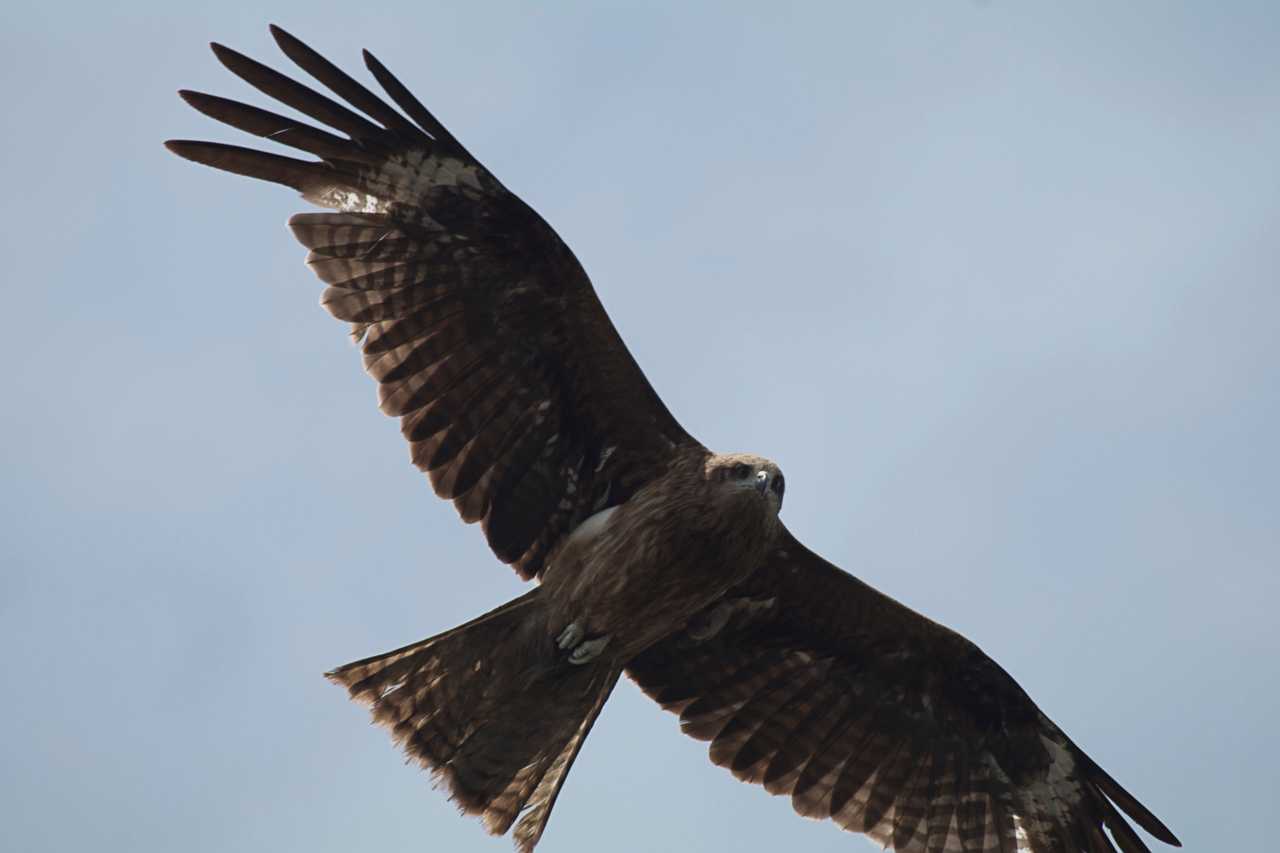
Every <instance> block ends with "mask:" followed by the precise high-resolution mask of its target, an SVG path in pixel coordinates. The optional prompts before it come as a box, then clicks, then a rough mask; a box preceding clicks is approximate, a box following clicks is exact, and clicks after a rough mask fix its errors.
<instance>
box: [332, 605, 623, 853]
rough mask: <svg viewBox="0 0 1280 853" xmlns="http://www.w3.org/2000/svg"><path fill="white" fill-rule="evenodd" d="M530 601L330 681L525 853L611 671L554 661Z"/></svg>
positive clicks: (612, 678)
mask: <svg viewBox="0 0 1280 853" xmlns="http://www.w3.org/2000/svg"><path fill="white" fill-rule="evenodd" d="M541 591H542V590H541V589H540V588H539V589H534V590H532V591H530V592H529V593H527V594H525V595H522V596H521V597H520V598H517V599H515V600H513V601H509V602H507V603H506V604H504V605H502V606H501V607H499V608H497V609H496V610H493V611H490V612H489V613H486V614H485V615H483V616H481V617H479V618H477V619H473V620H472V621H470V622H468V623H466V624H465V625H461V626H459V627H457V628H454V629H453V630H452V631H447V632H445V633H443V634H440V635H438V636H435V637H432V638H431V639H429V640H423V641H422V642H419V643H414V644H413V645H409V646H405V647H404V648H401V649H396V650H395V651H393V652H387V653H386V654H383V655H377V656H375V657H371V658H365V659H364V660H360V661H356V662H354V663H349V664H347V665H346V666H342V667H339V668H338V669H335V670H334V671H333V672H330V673H328V674H327V677H328V678H329V679H330V680H332V681H335V682H337V683H338V684H341V685H343V686H344V687H346V688H347V690H348V691H349V692H350V693H351V697H352V698H353V699H356V700H359V701H361V702H364V703H366V704H368V705H369V706H370V707H371V709H372V711H373V718H374V721H375V722H377V723H380V724H382V725H384V726H386V727H387V728H389V729H390V730H391V734H392V737H394V738H395V740H396V742H397V743H399V744H400V745H401V746H402V747H403V748H404V750H405V752H406V753H407V754H408V755H410V756H411V757H413V758H415V759H417V761H418V762H419V763H420V764H422V765H423V767H425V768H427V769H429V770H431V771H432V773H433V775H434V776H435V777H436V778H437V779H438V780H439V781H441V782H442V783H443V784H445V785H447V786H448V789H449V794H450V797H451V798H452V799H453V800H454V801H455V802H457V803H458V805H459V806H460V807H461V808H462V810H463V811H465V812H467V813H468V814H478V815H480V816H481V817H483V819H484V822H485V826H486V827H487V828H488V830H489V831H490V832H492V833H494V834H496V835H501V834H503V833H505V832H506V831H507V830H508V829H510V828H511V825H512V823H514V822H515V820H516V818H517V816H520V814H521V812H522V811H523V812H524V814H523V816H522V817H521V818H520V822H519V824H518V825H517V826H516V829H515V842H516V846H517V847H518V848H520V849H521V850H522V851H531V850H532V849H533V847H534V845H536V844H537V843H538V839H539V838H541V836H542V831H543V829H544V828H545V826H546V823H547V818H548V816H550V814H551V808H552V806H554V805H555V801H556V796H557V795H558V794H559V792H560V786H561V785H562V784H563V782H564V778H565V776H566V775H567V774H568V772H569V768H570V767H571V766H572V765H573V760H574V759H575V758H576V757H577V755H578V750H579V749H580V748H581V747H582V741H583V740H584V739H585V738H586V736H587V732H589V731H590V730H591V726H592V724H593V723H594V722H595V720H596V717H597V716H598V715H599V713H600V709H601V708H602V707H603V706H604V702H605V700H606V699H607V698H609V693H610V692H611V691H612V690H613V686H614V684H616V683H617V681H618V675H619V672H620V670H619V669H618V667H617V666H616V665H614V664H612V663H605V662H601V663H600V664H599V665H596V666H574V665H571V664H568V663H566V662H565V661H564V660H563V658H561V657H558V656H557V655H556V653H555V647H554V644H553V643H552V641H551V637H550V634H549V632H548V629H547V620H546V617H545V613H544V610H543V607H542V602H541V598H540V597H539V593H540V592H541Z"/></svg>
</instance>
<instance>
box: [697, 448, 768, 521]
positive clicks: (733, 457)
mask: <svg viewBox="0 0 1280 853" xmlns="http://www.w3.org/2000/svg"><path fill="white" fill-rule="evenodd" d="M706 475H707V480H708V482H710V483H711V484H712V485H713V486H714V487H715V488H717V489H720V490H722V491H723V494H724V495H725V497H726V498H729V499H731V500H734V501H740V500H757V501H759V500H762V501H764V503H765V505H766V506H768V507H769V508H770V509H771V510H772V514H773V515H775V516H776V515H777V514H778V512H779V511H780V510H781V509H782V496H783V494H784V493H785V492H786V488H787V481H786V479H785V478H784V477H783V476H782V471H781V470H780V469H779V468H778V466H777V465H776V464H775V463H774V462H773V461H772V460H770V459H765V458H764V457H763V456H755V455H753V454H750V453H724V454H716V455H714V456H712V457H711V458H710V459H708V460H707V468H706Z"/></svg>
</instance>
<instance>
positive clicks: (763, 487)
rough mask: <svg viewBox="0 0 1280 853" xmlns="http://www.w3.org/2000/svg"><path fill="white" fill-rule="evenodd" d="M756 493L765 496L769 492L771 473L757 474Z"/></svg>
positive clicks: (760, 472) (762, 472) (761, 472)
mask: <svg viewBox="0 0 1280 853" xmlns="http://www.w3.org/2000/svg"><path fill="white" fill-rule="evenodd" d="M756 491H757V492H759V493H760V494H762V495H763V494H764V493H765V492H767V491H769V472H768V471H759V472H757V473H756Z"/></svg>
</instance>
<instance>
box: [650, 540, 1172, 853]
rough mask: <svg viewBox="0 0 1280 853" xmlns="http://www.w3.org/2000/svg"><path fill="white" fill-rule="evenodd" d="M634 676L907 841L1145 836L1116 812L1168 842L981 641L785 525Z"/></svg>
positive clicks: (954, 845) (777, 773) (688, 722)
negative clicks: (744, 571) (763, 560)
mask: <svg viewBox="0 0 1280 853" xmlns="http://www.w3.org/2000/svg"><path fill="white" fill-rule="evenodd" d="M628 674H629V675H630V676H631V677H632V679H634V680H635V681H636V682H637V683H638V684H639V685H640V687H641V688H642V689H643V690H644V691H645V692H646V693H648V694H649V695H650V696H651V697H653V698H654V699H655V700H657V701H658V702H659V703H660V704H661V705H662V706H663V707H664V708H666V709H667V710H670V711H673V712H675V713H677V714H679V715H680V724H681V728H682V729H683V730H684V731H685V733H686V734H689V735H691V736H692V737H695V738H698V739H700V740H707V741H710V743H711V745H710V755H711V759H712V761H714V762H715V763H716V764H719V765H721V766H724V767H727V768H728V769H729V770H730V771H731V772H732V773H733V774H734V775H735V776H737V777H738V778H739V779H742V780H744V781H748V782H754V783H757V784H762V785H763V786H764V787H765V788H766V789H767V790H768V791H769V792H770V793H773V794H780V795H785V796H789V797H790V798H791V800H792V804H793V806H794V807H795V809H796V811H798V812H799V813H800V814H803V815H806V816H808V817H814V818H819V819H824V818H830V819H832V820H834V821H835V822H836V823H838V824H839V825H840V826H842V827H844V828H845V829H848V830H850V831H853V832H863V833H866V834H867V835H869V836H870V837H872V838H873V839H875V840H876V841H877V842H879V843H881V844H884V845H885V846H886V847H891V848H892V849H894V850H897V851H899V853H940V852H941V851H960V853H1014V851H1033V853H1047V851H1054V853H1074V851H1084V853H1114V851H1115V849H1116V847H1114V846H1113V844H1114V845H1117V846H1118V848H1119V849H1120V850H1121V851H1123V853H1140V851H1146V850H1147V847H1146V845H1145V844H1144V843H1143V842H1142V840H1141V839H1140V838H1139V837H1138V835H1137V834H1136V832H1134V830H1133V829H1132V828H1131V827H1130V826H1129V824H1128V823H1127V822H1126V821H1125V819H1124V818H1123V817H1122V816H1121V815H1120V811H1123V812H1124V813H1125V814H1127V815H1128V816H1129V818H1130V819H1132V820H1134V821H1135V822H1136V823H1137V824H1138V825H1139V826H1141V827H1142V828H1143V829H1145V830H1146V831H1147V832H1149V833H1151V834H1152V835H1153V836H1155V837H1156V838H1158V839H1160V840H1161V841H1164V842H1166V843H1169V844H1173V845H1178V840H1177V839H1176V838H1175V837H1174V836H1173V834H1172V833H1171V832H1170V831H1169V830H1168V828H1166V827H1165V826H1164V824H1163V823H1161V822H1160V821H1159V820H1158V819H1157V818H1156V817H1155V816H1154V815H1153V814H1151V812H1149V811H1148V810H1147V809H1146V808H1144V807H1143V806H1142V805H1141V804H1140V803H1138V801H1137V800H1136V799H1134V798H1133V797H1132V796H1131V795H1130V794H1129V793H1128V792H1126V791H1125V790H1124V789H1123V788H1121V787H1120V785H1119V784H1118V783H1116V782H1115V780H1114V779H1112V778H1111V777H1110V776H1108V775H1107V774H1106V772H1105V771H1103V770H1102V769H1101V768H1100V767H1098V765H1097V764H1095V763H1094V762H1093V761H1092V760H1090V759H1089V757H1088V756H1086V755H1085V754H1084V753H1083V752H1082V751H1081V750H1080V749H1079V748H1078V747H1076V745H1075V744H1074V743H1072V742H1071V740H1070V739H1068V738H1067V737H1066V735H1064V734H1063V733H1062V732H1061V730H1059V729H1058V727H1057V726H1055V725H1054V724H1053V723H1052V722H1051V721H1050V720H1049V719H1048V718H1047V717H1046V716H1045V715H1044V714H1043V713H1041V711H1040V710H1039V708H1037V707H1036V705H1035V703H1033V702H1032V701H1031V699H1030V698H1029V697H1028V696H1027V694H1026V693H1025V692H1024V691H1023V690H1022V688H1021V687H1019V686H1018V684H1017V682H1015V681H1014V680H1013V678H1012V677H1010V676H1009V675H1008V673H1006V672H1005V671H1004V670H1003V669H1001V668H1000V667H999V666H998V665H997V664H996V663H995V662H994V661H993V660H991V659H990V658H989V657H987V656H986V655H985V654H983V653H982V651H981V650H980V649H979V648H978V647H977V646H975V645H974V644H973V643H971V642H969V641H968V640H966V639H965V638H964V637H962V636H960V635H959V634H957V633H955V632H954V631H951V630H949V629H947V628H945V627H943V626H941V625H939V624H937V623H935V622H932V621H930V620H929V619H927V618H925V617H923V616H921V615H919V614H918V613H915V612H914V611H912V610H910V609H909V608H907V607H905V606H903V605H902V604H899V603H898V602H896V601H894V600H893V599H891V598H889V597H888V596H885V595H882V594H881V593H879V592H877V591H876V590H874V589H872V588H871V587H869V586H867V585H866V584H864V583H862V582H861V581H859V580H858V579H856V578H854V577H853V576H852V575H849V574H848V573H846V572H843V571H841V570H840V569H838V568H836V567H835V566H833V565H831V564H830V563H828V562H827V561H825V560H823V559H822V558H821V557H819V556H817V555H816V554H814V553H813V552H811V551H809V550H808V549H807V548H805V547H804V546H803V545H801V544H800V543H799V542H798V541H796V540H795V538H794V537H792V536H791V534H790V533H789V532H785V531H784V534H783V536H782V541H781V543H780V544H779V545H778V546H777V547H776V548H775V550H774V551H773V553H772V554H771V556H770V558H769V560H768V562H767V564H766V565H765V567H764V568H762V569H761V570H760V571H758V572H757V573H756V574H755V575H754V576H752V577H751V578H750V579H749V580H748V581H746V582H745V583H743V584H742V585H740V586H739V587H737V588H735V589H734V590H731V591H730V593H729V594H728V595H727V596H726V597H725V599H724V600H723V601H722V602H720V603H719V604H717V605H715V606H713V607H712V608H711V609H709V610H708V611H707V612H706V613H705V614H703V615H702V616H701V617H700V618H699V619H697V620H695V621H694V622H692V623H691V624H690V626H689V628H688V629H687V630H685V631H684V632H682V633H680V634H677V635H675V636H673V637H671V638H669V639H667V640H664V641H663V642H661V643H659V644H658V645H656V646H654V647H653V648H651V649H649V650H648V651H646V652H645V653H644V654H642V655H641V656H640V657H639V658H637V659H636V660H635V661H633V662H632V664H631V665H630V667H629V668H628ZM1117 807H1118V808H1117ZM1104 826H1105V827H1106V828H1107V829H1109V830H1110V832H1111V839H1108V838H1107V836H1106V834H1105V833H1104V832H1103V827H1104Z"/></svg>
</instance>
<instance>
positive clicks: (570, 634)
mask: <svg viewBox="0 0 1280 853" xmlns="http://www.w3.org/2000/svg"><path fill="white" fill-rule="evenodd" d="M586 636H587V632H586V630H585V629H584V628H583V627H582V623H580V622H570V623H569V624H568V625H566V626H565V628H564V630H563V631H561V632H560V634H559V636H557V637H556V646H557V647H558V648H560V649H563V650H565V651H567V652H569V663H575V664H583V663H589V662H591V661H593V660H595V659H596V658H598V657H599V656H600V653H601V652H603V651H604V647H605V646H607V645H609V640H611V639H612V638H613V635H612V634H605V635H603V636H600V637H593V638H591V639H590V640H588V639H586Z"/></svg>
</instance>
